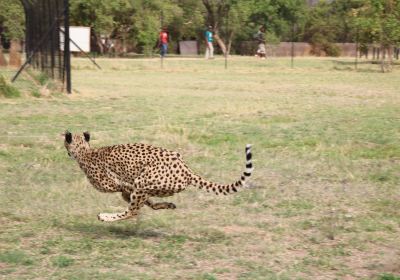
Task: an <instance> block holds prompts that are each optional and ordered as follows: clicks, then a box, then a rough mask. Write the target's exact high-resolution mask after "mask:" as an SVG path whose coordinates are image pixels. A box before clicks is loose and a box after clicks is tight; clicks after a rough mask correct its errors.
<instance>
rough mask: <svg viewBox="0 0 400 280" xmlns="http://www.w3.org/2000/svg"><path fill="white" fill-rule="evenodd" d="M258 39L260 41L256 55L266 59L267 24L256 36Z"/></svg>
mask: <svg viewBox="0 0 400 280" xmlns="http://www.w3.org/2000/svg"><path fill="white" fill-rule="evenodd" d="M255 38H256V41H257V43H258V48H257V53H256V56H258V57H260V58H261V59H265V57H266V47H265V26H264V25H262V26H261V27H260V28H259V29H258V32H257V34H256V36H255Z"/></svg>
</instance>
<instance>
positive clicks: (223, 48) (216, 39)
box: [214, 33, 226, 55]
mask: <svg viewBox="0 0 400 280" xmlns="http://www.w3.org/2000/svg"><path fill="white" fill-rule="evenodd" d="M214 38H215V41H217V44H218V46H219V47H220V48H221V50H222V53H223V54H224V55H225V54H226V46H225V43H224V41H223V40H222V39H221V37H219V35H218V33H215V35H214Z"/></svg>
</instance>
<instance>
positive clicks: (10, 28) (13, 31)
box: [0, 0, 25, 40]
mask: <svg viewBox="0 0 400 280" xmlns="http://www.w3.org/2000/svg"><path fill="white" fill-rule="evenodd" d="M24 25H25V15H24V10H23V7H22V5H21V3H20V2H19V1H15V0H1V1H0V29H3V32H2V35H3V36H4V37H5V38H6V39H7V40H16V39H22V38H24V30H25V26H24Z"/></svg>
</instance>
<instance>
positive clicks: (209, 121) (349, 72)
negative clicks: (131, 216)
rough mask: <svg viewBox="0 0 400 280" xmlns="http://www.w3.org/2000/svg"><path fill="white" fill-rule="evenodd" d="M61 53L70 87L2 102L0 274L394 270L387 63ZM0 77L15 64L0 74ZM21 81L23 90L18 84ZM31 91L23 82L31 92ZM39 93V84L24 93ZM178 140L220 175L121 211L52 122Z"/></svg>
mask: <svg viewBox="0 0 400 280" xmlns="http://www.w3.org/2000/svg"><path fill="white" fill-rule="evenodd" d="M97 62H98V63H99V64H100V65H101V66H102V67H103V70H101V71H100V70H97V69H96V68H95V67H94V66H93V65H91V63H90V62H89V61H87V60H84V59H74V60H73V67H74V68H73V73H72V74H73V86H74V90H75V91H74V93H73V94H72V95H71V96H65V95H60V94H56V95H54V96H52V97H40V98H37V97H33V96H31V95H30V94H28V96H24V97H21V98H14V99H6V98H2V99H0V130H1V131H2V133H1V134H0V174H1V176H0V224H1V226H0V278H2V279H117V280H122V279H195V280H200V279H204V280H214V279H241V280H244V279H249V280H250V279H400V278H398V277H400V70H399V69H395V71H394V72H392V73H389V74H382V73H380V72H379V67H378V66H377V65H370V64H361V65H360V67H359V71H357V72H356V71H354V70H353V67H352V65H351V63H352V60H350V59H328V58H326V59H317V58H301V59H300V58H299V59H296V61H295V68H294V69H290V60H288V59H270V60H267V61H259V60H256V59H254V58H234V59H232V60H231V61H230V63H229V69H228V70H225V69H224V61H223V59H221V58H219V59H216V60H214V61H204V60H202V59H175V58H174V59H167V60H166V61H165V64H164V66H165V67H164V69H160V62H159V60H158V59H142V60H139V59H138V60H123V59H112V60H107V59H99V60H98V61H97ZM0 72H1V73H3V74H4V75H5V76H6V77H10V76H11V75H12V74H13V73H14V72H13V71H11V69H6V70H4V69H3V70H1V71H0ZM16 85H17V86H18V87H19V88H22V89H24V90H27V91H31V90H32V88H34V85H32V82H31V81H28V80H24V79H21V80H19V81H18V82H17V84H16ZM34 95H35V94H34ZM36 95H37V94H36ZM66 129H70V130H71V131H72V132H77V133H78V132H79V133H80V132H83V131H85V130H89V131H90V132H91V134H92V139H93V140H92V145H93V146H96V147H99V146H103V145H111V144H117V143H126V142H139V141H140V142H145V143H150V144H154V145H157V146H162V147H166V148H169V149H172V150H176V151H179V152H180V153H181V154H182V155H183V157H184V159H185V160H186V162H187V163H188V165H189V166H190V167H191V168H192V169H193V170H194V171H196V172H197V173H198V174H201V175H203V176H204V177H206V178H208V179H211V180H213V181H216V182H220V183H231V182H233V181H235V180H236V179H238V178H239V176H240V174H241V172H242V171H243V170H244V165H245V161H244V147H245V144H246V143H252V144H253V158H254V165H255V171H254V173H253V174H254V176H252V177H251V185H252V188H250V189H244V190H242V191H241V192H239V193H237V194H235V195H231V196H225V197H221V196H215V195H213V194H209V193H205V192H203V191H200V190H197V189H195V188H191V189H189V190H187V191H185V192H183V193H181V194H178V195H175V196H174V197H171V198H165V199H163V200H162V201H169V202H173V203H175V204H176V205H177V209H176V210H160V211H153V210H151V209H150V208H148V207H146V208H143V209H142V211H141V215H140V216H139V217H138V218H137V219H135V220H127V221H122V222H116V223H102V222H99V221H98V220H97V217H96V215H97V214H98V213H99V212H117V211H120V210H123V209H124V208H125V203H124V202H123V200H122V199H121V198H120V195H119V194H103V193H99V192H97V191H96V190H94V189H93V188H92V187H91V186H90V185H89V183H88V181H87V180H86V179H85V177H84V174H83V172H82V171H80V169H79V167H78V166H77V164H76V162H74V161H71V160H70V159H69V158H68V156H67V153H66V151H65V148H64V147H63V137H62V136H61V134H62V133H63V132H64V131H65V130H66Z"/></svg>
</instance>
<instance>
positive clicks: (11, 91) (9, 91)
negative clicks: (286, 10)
mask: <svg viewBox="0 0 400 280" xmlns="http://www.w3.org/2000/svg"><path fill="white" fill-rule="evenodd" d="M0 96H4V97H6V98H16V97H20V96H21V93H20V92H19V90H18V89H16V88H15V87H13V86H11V85H9V84H8V83H7V82H6V80H5V79H4V77H3V76H2V75H0Z"/></svg>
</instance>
